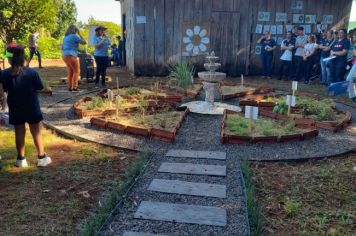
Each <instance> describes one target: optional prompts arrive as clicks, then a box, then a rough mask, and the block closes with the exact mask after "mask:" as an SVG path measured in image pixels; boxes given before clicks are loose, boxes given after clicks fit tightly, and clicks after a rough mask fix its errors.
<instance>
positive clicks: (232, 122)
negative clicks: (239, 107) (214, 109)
mask: <svg viewBox="0 0 356 236" xmlns="http://www.w3.org/2000/svg"><path fill="white" fill-rule="evenodd" d="M226 126H227V128H228V129H229V130H230V131H231V132H233V133H236V134H238V135H246V134H247V133H248V123H247V120H246V119H245V118H243V117H241V116H228V117H227V120H226Z"/></svg>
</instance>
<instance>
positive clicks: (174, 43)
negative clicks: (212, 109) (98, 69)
mask: <svg viewBox="0 0 356 236" xmlns="http://www.w3.org/2000/svg"><path fill="white" fill-rule="evenodd" d="M292 1H294V0H268V1H266V0H255V1H252V0H250V1H248V0H122V1H121V3H122V4H123V6H124V7H123V8H122V12H123V14H126V15H129V13H130V12H129V5H130V4H131V6H133V7H134V12H133V16H132V18H133V19H132V20H133V26H132V28H131V29H130V30H131V32H132V33H133V37H131V38H130V42H128V43H127V47H129V46H130V45H131V47H132V48H131V52H132V53H133V55H132V57H133V58H130V54H128V56H127V57H128V61H129V63H128V65H129V68H130V70H132V71H134V72H135V74H137V75H159V74H166V73H167V65H168V62H172V61H181V60H182V47H181V42H182V38H183V35H182V23H183V22H185V21H190V22H196V23H197V24H199V23H201V22H208V23H209V27H210V29H209V30H210V45H209V51H215V53H216V55H217V56H220V58H221V63H222V68H221V71H224V72H227V73H228V74H229V75H231V76H237V75H239V74H241V73H244V74H255V73H258V72H259V70H260V60H259V56H258V55H255V52H254V49H255V45H256V41H257V39H258V37H259V36H260V35H257V34H255V28H256V24H257V23H261V22H257V14H258V12H259V11H270V12H271V13H272V15H271V20H270V22H268V24H276V22H274V21H275V13H276V12H287V13H288V19H289V20H292V14H293V13H300V14H316V15H317V21H321V19H322V16H323V15H334V23H335V24H334V25H332V26H330V27H336V26H342V25H346V24H347V23H348V19H349V14H350V10H351V4H352V0H338V1H337V2H335V1H333V0H323V1H318V0H304V1H303V3H304V8H303V10H291V5H292ZM136 16H146V21H147V22H146V24H136V21H135V20H136ZM275 54H276V55H275V58H277V59H278V58H279V52H278V50H277V52H275ZM192 60H193V61H194V62H196V63H198V64H202V63H203V62H204V57H202V56H200V57H195V58H193V59H192Z"/></svg>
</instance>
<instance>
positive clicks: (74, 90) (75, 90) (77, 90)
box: [72, 88, 80, 93]
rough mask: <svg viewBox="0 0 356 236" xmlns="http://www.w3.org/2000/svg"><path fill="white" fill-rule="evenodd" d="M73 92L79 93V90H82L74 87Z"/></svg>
mask: <svg viewBox="0 0 356 236" xmlns="http://www.w3.org/2000/svg"><path fill="white" fill-rule="evenodd" d="M72 92H73V93H79V92H80V90H79V89H77V88H74V89H72Z"/></svg>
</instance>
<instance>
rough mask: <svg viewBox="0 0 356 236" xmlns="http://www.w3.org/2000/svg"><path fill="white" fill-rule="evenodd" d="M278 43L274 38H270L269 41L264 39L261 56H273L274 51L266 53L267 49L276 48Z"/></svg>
mask: <svg viewBox="0 0 356 236" xmlns="http://www.w3.org/2000/svg"><path fill="white" fill-rule="evenodd" d="M276 44H277V43H276V41H275V40H274V39H273V38H270V39H269V40H267V39H265V38H264V39H262V40H261V55H272V54H273V51H266V47H267V46H269V47H271V48H273V47H274V46H276Z"/></svg>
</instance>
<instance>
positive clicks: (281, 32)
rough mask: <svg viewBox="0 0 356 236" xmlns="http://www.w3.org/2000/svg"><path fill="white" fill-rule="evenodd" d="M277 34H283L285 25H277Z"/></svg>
mask: <svg viewBox="0 0 356 236" xmlns="http://www.w3.org/2000/svg"><path fill="white" fill-rule="evenodd" d="M277 34H283V25H277Z"/></svg>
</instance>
